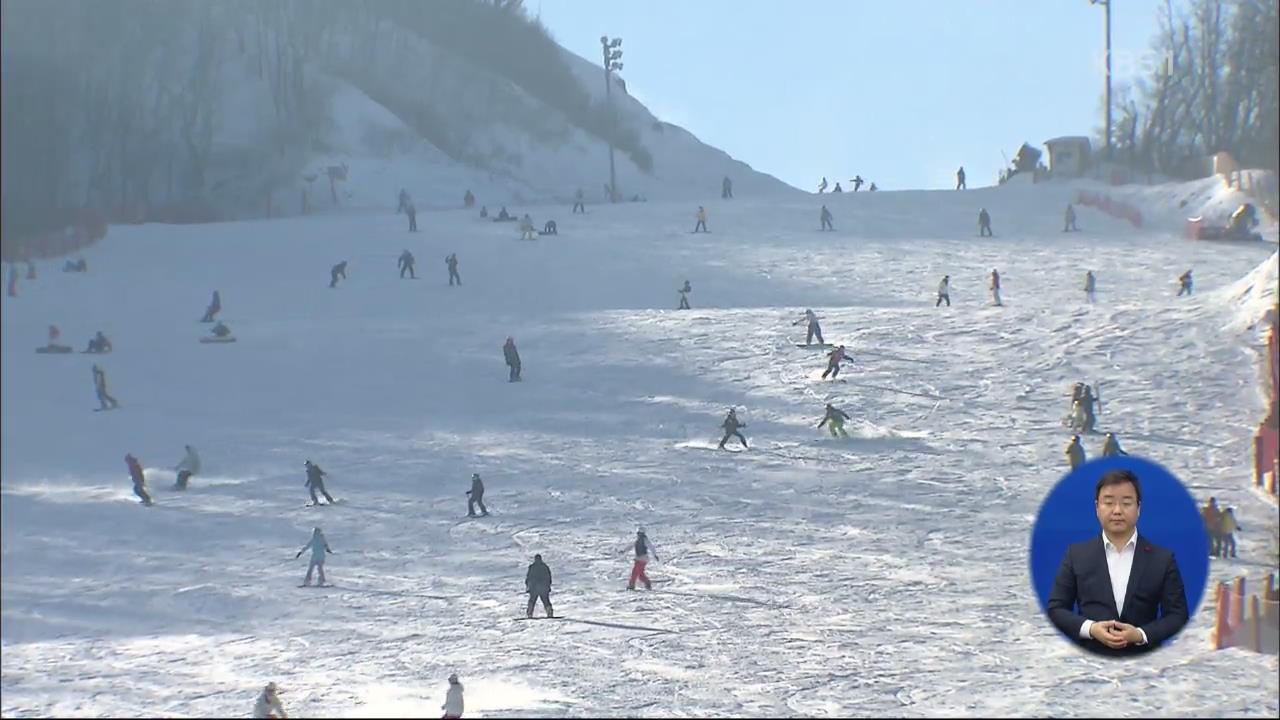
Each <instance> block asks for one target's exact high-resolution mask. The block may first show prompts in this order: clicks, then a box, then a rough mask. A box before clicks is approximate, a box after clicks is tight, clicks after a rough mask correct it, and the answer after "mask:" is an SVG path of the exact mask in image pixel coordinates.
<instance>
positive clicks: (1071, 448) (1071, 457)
mask: <svg viewBox="0 0 1280 720" xmlns="http://www.w3.org/2000/svg"><path fill="white" fill-rule="evenodd" d="M1066 455H1067V462H1068V463H1070V464H1071V469H1072V470H1075V469H1076V468H1077V467H1079V466H1080V465H1082V464H1084V448H1083V447H1081V446H1080V436H1079V435H1072V436H1071V442H1070V443H1068V444H1067V450H1066Z"/></svg>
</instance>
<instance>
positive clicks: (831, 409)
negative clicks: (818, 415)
mask: <svg viewBox="0 0 1280 720" xmlns="http://www.w3.org/2000/svg"><path fill="white" fill-rule="evenodd" d="M848 419H849V415H848V413H846V412H845V411H843V410H841V409H839V408H837V407H836V406H835V405H832V404H831V403H827V414H826V415H823V416H822V420H821V421H820V422H819V423H818V427H822V426H823V425H826V426H827V429H828V430H830V431H831V437H836V435H837V434H838V435H841V436H843V437H849V433H847V432H845V431H844V421H845V420H848Z"/></svg>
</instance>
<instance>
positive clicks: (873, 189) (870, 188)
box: [867, 183, 880, 192]
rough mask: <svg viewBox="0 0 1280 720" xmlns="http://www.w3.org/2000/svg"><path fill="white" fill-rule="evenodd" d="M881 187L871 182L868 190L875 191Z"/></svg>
mask: <svg viewBox="0 0 1280 720" xmlns="http://www.w3.org/2000/svg"><path fill="white" fill-rule="evenodd" d="M879 189H880V188H878V187H876V184H875V183H871V187H869V188H867V192H875V191H876V190H879Z"/></svg>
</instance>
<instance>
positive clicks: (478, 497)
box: [466, 473, 489, 517]
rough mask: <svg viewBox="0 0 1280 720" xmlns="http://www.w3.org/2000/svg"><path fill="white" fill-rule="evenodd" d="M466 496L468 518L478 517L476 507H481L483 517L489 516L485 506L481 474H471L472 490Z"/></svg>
mask: <svg viewBox="0 0 1280 720" xmlns="http://www.w3.org/2000/svg"><path fill="white" fill-rule="evenodd" d="M466 494H467V517H475V516H476V505H479V506H480V514H481V515H488V514H489V509H488V508H486V507H485V506H484V483H483V482H481V481H480V473H471V489H470V490H468V491H467V493H466Z"/></svg>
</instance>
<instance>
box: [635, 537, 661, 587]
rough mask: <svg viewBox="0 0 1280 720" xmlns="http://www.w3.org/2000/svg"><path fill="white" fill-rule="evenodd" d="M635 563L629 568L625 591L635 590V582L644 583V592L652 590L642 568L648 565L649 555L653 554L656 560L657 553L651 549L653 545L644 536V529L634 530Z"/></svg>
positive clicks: (651, 585)
mask: <svg viewBox="0 0 1280 720" xmlns="http://www.w3.org/2000/svg"><path fill="white" fill-rule="evenodd" d="M635 550H636V561H635V564H634V565H632V566H631V579H630V580H628V581H627V589H628V590H635V589H636V580H639V581H640V582H642V583H644V589H645V590H652V589H653V583H650V582H649V576H648V575H645V574H644V566H645V565H648V564H649V555H650V554H651V553H652V554H653V559H654V560H657V559H658V553H657V551H655V550H654V549H653V544H652V543H650V542H649V538H648V537H647V536H645V534H644V528H640V529H639V530H636V544H635Z"/></svg>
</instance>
